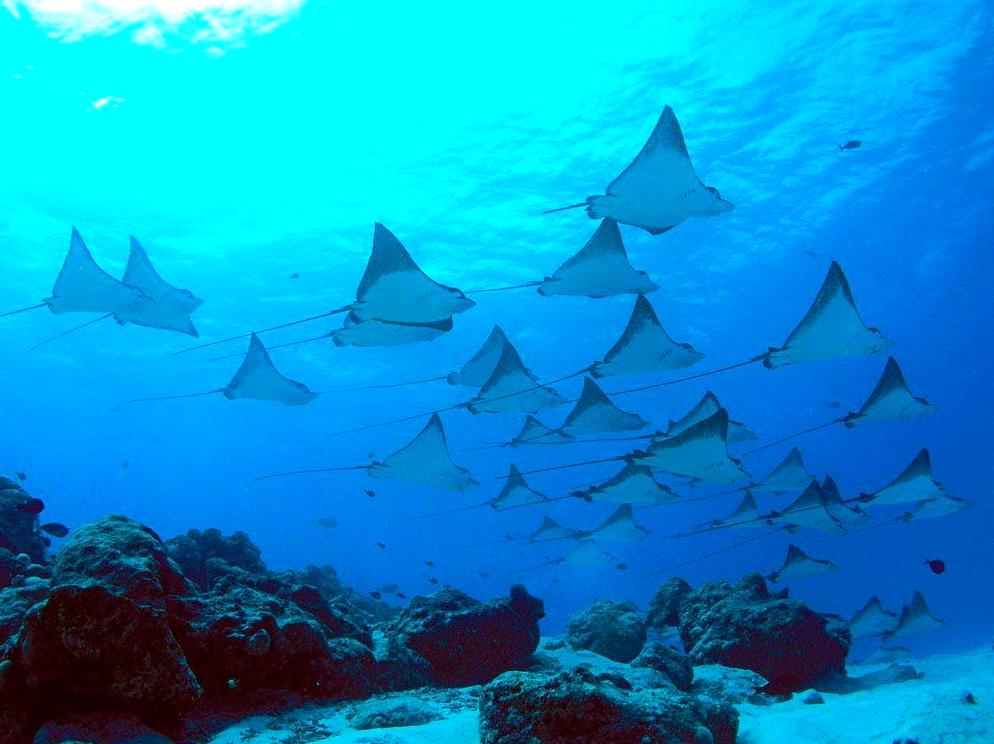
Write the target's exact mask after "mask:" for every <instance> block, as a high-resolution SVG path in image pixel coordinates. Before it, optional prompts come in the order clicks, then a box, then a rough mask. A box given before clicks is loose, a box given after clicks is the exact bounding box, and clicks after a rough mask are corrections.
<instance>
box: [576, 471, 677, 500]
mask: <svg viewBox="0 0 994 744" xmlns="http://www.w3.org/2000/svg"><path fill="white" fill-rule="evenodd" d="M576 494H577V495H578V496H580V497H582V498H584V499H586V500H588V501H595V502H598V501H603V502H610V503H614V504H661V503H664V502H669V501H678V500H679V497H678V496H677V495H676V494H675V493H673V491H672V490H670V488H669V487H668V486H664V485H663V484H662V483H659V482H658V481H657V480H656V479H655V478H654V477H653V476H652V470H651V469H650V468H648V467H647V466H645V465H639V464H637V463H634V462H629V463H625V466H624V467H623V468H622V469H621V470H620V471H619V472H618V473H617V474H615V475H614V476H613V477H612V478H609V479H608V480H606V481H604V482H603V483H600V484H598V485H595V486H588V487H587V488H584V489H583V490H581V491H577V492H576Z"/></svg>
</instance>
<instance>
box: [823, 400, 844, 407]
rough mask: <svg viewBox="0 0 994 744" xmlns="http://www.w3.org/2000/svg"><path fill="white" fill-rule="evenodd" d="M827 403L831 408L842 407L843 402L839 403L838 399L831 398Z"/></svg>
mask: <svg viewBox="0 0 994 744" xmlns="http://www.w3.org/2000/svg"><path fill="white" fill-rule="evenodd" d="M825 405H826V406H828V407H829V408H842V404H841V403H839V401H837V400H830V401H828V403H826V404H825Z"/></svg>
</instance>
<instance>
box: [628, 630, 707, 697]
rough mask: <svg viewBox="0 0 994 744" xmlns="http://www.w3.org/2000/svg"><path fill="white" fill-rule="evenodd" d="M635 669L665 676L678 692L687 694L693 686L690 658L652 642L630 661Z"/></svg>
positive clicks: (692, 670)
mask: <svg viewBox="0 0 994 744" xmlns="http://www.w3.org/2000/svg"><path fill="white" fill-rule="evenodd" d="M632 666H633V667H636V668H641V667H645V668H647V669H653V670H655V671H657V672H659V673H661V674H663V675H664V676H666V677H667V678H668V679H669V680H670V682H672V683H673V686H674V687H676V688H677V689H678V690H683V691H684V692H689V691H690V688H691V686H692V685H693V684H694V666H693V664H691V662H690V657H688V656H687V655H686V654H682V653H680V652H679V651H677V650H676V649H673V648H669V647H668V646H664V645H663V644H661V643H658V642H656V641H653V642H652V643H649V644H647V645H646V646H645V648H643V649H642V653H640V654H639V655H638V657H637V658H636V659H635V660H634V661H632Z"/></svg>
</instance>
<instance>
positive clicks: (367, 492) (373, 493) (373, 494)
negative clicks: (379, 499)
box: [365, 488, 376, 499]
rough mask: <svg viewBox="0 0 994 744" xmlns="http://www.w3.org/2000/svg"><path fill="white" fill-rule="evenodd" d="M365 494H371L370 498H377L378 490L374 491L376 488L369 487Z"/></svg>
mask: <svg viewBox="0 0 994 744" xmlns="http://www.w3.org/2000/svg"><path fill="white" fill-rule="evenodd" d="M365 494H366V495H367V496H369V498H371V499H375V498H376V491H374V490H373V489H371V488H367V489H366V490H365Z"/></svg>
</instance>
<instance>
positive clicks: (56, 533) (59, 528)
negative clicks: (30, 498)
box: [38, 522, 69, 537]
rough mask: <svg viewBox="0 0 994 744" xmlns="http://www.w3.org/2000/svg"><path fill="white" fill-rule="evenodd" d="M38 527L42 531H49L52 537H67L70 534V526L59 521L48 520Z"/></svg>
mask: <svg viewBox="0 0 994 744" xmlns="http://www.w3.org/2000/svg"><path fill="white" fill-rule="evenodd" d="M38 529H40V530H41V531H42V532H47V533H48V534H49V535H51V536H52V537H65V536H66V535H68V534H69V528H68V527H66V526H65V525H64V524H59V523H58V522H46V523H45V524H43V525H42V526H41V527H39V528H38Z"/></svg>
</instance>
